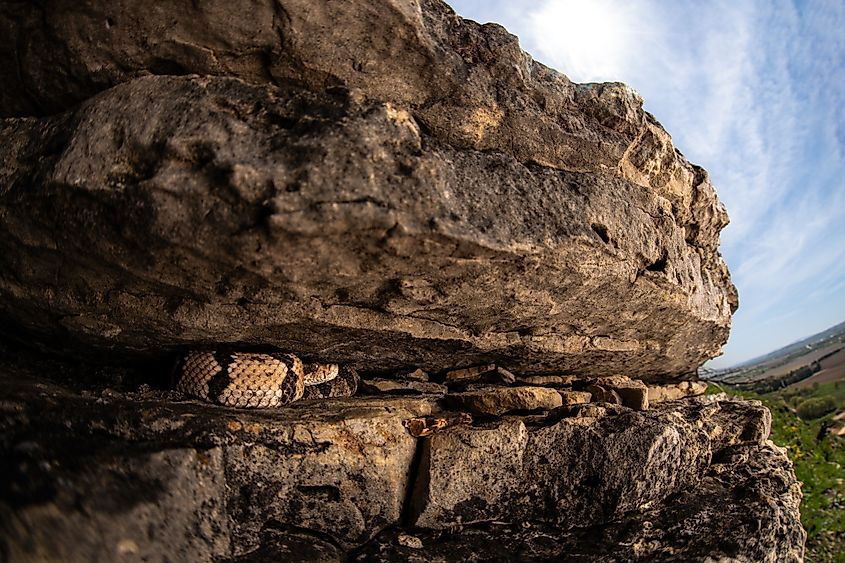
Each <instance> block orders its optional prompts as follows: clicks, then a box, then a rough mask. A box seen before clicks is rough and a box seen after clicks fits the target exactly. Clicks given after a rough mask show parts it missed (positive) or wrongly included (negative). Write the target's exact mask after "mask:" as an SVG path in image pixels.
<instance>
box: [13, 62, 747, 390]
mask: <svg viewBox="0 0 845 563" xmlns="http://www.w3.org/2000/svg"><path fill="white" fill-rule="evenodd" d="M137 115H144V116H145V117H144V119H143V120H138V119H136V116H137ZM0 136H2V137H3V138H4V139H6V143H5V144H4V145H3V147H2V149H0V150H2V151H3V152H4V153H5V154H4V158H3V159H2V163H3V164H2V165H0V181H2V186H1V187H0V234H2V238H0V266H2V270H1V271H2V275H0V295H2V297H3V299H2V301H0V303H2V305H0V316H1V317H2V318H3V319H4V320H5V321H6V323H7V324H14V325H16V326H20V325H22V326H24V327H26V328H27V329H28V330H29V331H31V332H32V334H34V335H36V336H37V337H39V338H41V339H46V340H48V341H52V342H55V341H59V340H61V339H70V341H71V342H75V343H79V342H83V343H85V345H86V346H90V347H92V348H93V349H95V350H96V349H99V350H103V349H111V350H114V349H124V350H132V351H142V352H147V353H160V352H161V350H169V349H174V348H181V349H184V348H185V347H187V346H198V345H200V346H202V345H204V346H213V345H218V344H219V343H227V342H231V343H242V344H243V343H249V344H254V345H257V344H262V345H265V346H266V345H271V346H275V347H278V348H281V349H284V350H295V351H297V352H298V353H299V354H300V355H302V356H303V358H305V359H307V360H311V361H331V362H341V363H350V364H353V365H354V366H355V367H358V368H366V369H370V370H391V369H399V368H413V367H423V368H425V369H433V370H441V369H444V368H447V367H451V366H454V365H461V364H464V365H471V364H475V363H481V362H482V360H484V361H490V360H493V361H496V362H497V363H498V364H499V365H501V366H503V367H505V368H512V367H517V366H518V367H519V368H520V369H522V370H523V371H528V372H531V371H534V372H543V371H546V372H548V371H550V370H564V371H569V372H577V373H579V375H591V374H593V375H604V374H607V373H613V372H614V371H615V372H624V373H627V374H629V375H632V376H635V377H639V378H644V379H649V380H655V381H664V380H671V379H673V378H678V377H682V376H685V374H688V373H690V372H691V371H693V370H694V369H695V368H696V367H697V366H698V365H699V364H700V363H701V362H703V361H704V360H705V359H707V358H709V357H711V356H712V355H713V354H714V353H715V351H716V350H717V349H718V348H719V347H720V346H721V343H722V342H723V341H724V339H725V338H726V335H727V328H728V327H727V321H728V319H729V317H730V307H729V304H728V301H727V300H726V299H725V298H724V295H723V293H722V290H723V289H724V286H723V282H725V278H719V277H718V276H716V277H714V275H713V271H712V270H710V269H708V268H707V267H706V266H705V265H704V263H703V262H702V260H701V256H700V255H699V252H698V250H696V249H695V248H693V247H691V246H690V245H689V244H687V241H686V239H685V234H684V229H683V228H681V227H680V226H679V225H678V224H677V223H676V221H675V219H674V218H673V216H672V214H671V212H670V211H669V208H668V207H667V204H666V200H665V199H664V198H662V197H660V196H658V195H656V194H655V193H654V192H653V191H652V190H649V189H647V188H644V187H642V186H639V185H637V184H634V183H632V182H628V181H626V180H623V179H621V178H618V177H615V176H608V175H600V174H596V173H592V172H590V173H573V172H566V171H562V170H555V169H552V168H547V167H540V166H537V165H527V166H526V165H523V164H521V163H520V162H518V161H517V160H515V159H514V158H513V157H512V156H509V155H506V154H502V153H496V152H477V151H473V150H459V149H456V148H454V147H453V146H451V145H448V144H444V143H442V142H441V141H439V140H437V139H436V138H434V137H431V136H429V135H427V134H425V133H424V132H423V131H422V129H421V128H420V126H419V124H418V123H417V122H416V121H415V119H414V118H413V116H412V115H411V114H410V113H408V112H407V111H405V110H403V109H401V108H397V107H396V106H394V105H391V104H389V103H380V102H379V103H376V102H359V101H357V99H356V98H354V97H350V96H348V95H345V94H339V95H337V96H331V95H326V94H322V95H317V94H313V93H310V92H308V91H305V90H302V89H298V88H289V89H285V90H280V89H278V88H275V87H271V86H264V85H261V86H257V85H250V84H247V83H244V82H242V81H241V80H238V79H234V78H199V77H163V76H153V77H146V78H139V79H136V80H134V81H132V82H129V83H126V84H122V85H119V86H116V87H115V88H113V89H111V90H108V91H106V92H104V93H103V94H101V95H99V96H97V97H95V98H92V99H91V100H89V101H88V102H86V103H85V104H83V105H82V106H81V107H80V108H79V109H77V110H75V111H73V112H70V113H66V114H62V115H60V116H57V117H54V118H47V119H29V118H27V119H7V120H3V121H2V122H0ZM599 224H601V225H603V226H602V227H601V229H599V228H598V227H597V226H596V225H599ZM607 230H609V232H613V233H617V234H614V235H613V236H612V237H611V239H612V240H611V239H608V238H607V236H605V235H606V233H605V231H607ZM658 263H659V267H658V266H655V264H658Z"/></svg>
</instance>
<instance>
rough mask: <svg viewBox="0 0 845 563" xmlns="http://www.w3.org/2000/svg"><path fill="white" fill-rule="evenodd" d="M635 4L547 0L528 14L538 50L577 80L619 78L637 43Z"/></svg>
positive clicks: (604, 0) (614, 0) (615, 0)
mask: <svg viewBox="0 0 845 563" xmlns="http://www.w3.org/2000/svg"><path fill="white" fill-rule="evenodd" d="M631 8H632V3H631V2H625V1H623V0H549V1H548V2H546V3H544V4H543V5H542V6H541V7H540V8H539V9H538V10H537V11H535V12H533V13H531V14H530V15H529V16H528V18H529V25H531V27H532V31H533V41H534V43H535V44H536V46H537V48H538V50H539V53H537V54H538V55H539V56H540V58H541V59H542V60H545V61H547V62H548V63H549V64H551V65H553V66H555V67H557V68H559V69H560V70H561V71H563V72H564V73H565V74H567V75H568V76H569V77H570V78H571V79H572V80H575V81H577V82H598V81H607V80H619V79H620V76H621V75H622V74H623V71H624V68H625V63H626V59H627V58H628V55H629V53H630V51H631V49H633V48H635V45H633V44H632V43H633V41H632V34H631V33H630V30H631V26H632V23H633V19H632V18H630V15H631V13H630V12H631Z"/></svg>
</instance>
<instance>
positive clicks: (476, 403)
mask: <svg viewBox="0 0 845 563" xmlns="http://www.w3.org/2000/svg"><path fill="white" fill-rule="evenodd" d="M445 399H446V402H447V404H448V405H450V406H452V407H454V408H458V409H461V410H466V411H469V412H471V413H474V414H486V415H494V416H501V415H503V414H507V413H509V412H515V411H537V410H552V409H555V408H557V407H560V406H562V405H563V399H561V396H560V393H559V392H558V391H557V390H555V389H550V388H548V387H491V388H489V389H485V390H479V391H469V392H467V393H452V394H449V395H446V397H445Z"/></svg>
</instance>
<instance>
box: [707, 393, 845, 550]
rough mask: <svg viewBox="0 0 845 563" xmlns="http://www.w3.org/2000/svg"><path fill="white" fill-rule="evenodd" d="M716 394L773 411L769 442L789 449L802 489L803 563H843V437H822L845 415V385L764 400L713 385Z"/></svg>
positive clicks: (844, 451)
mask: <svg viewBox="0 0 845 563" xmlns="http://www.w3.org/2000/svg"><path fill="white" fill-rule="evenodd" d="M720 391H725V392H727V393H729V394H731V395H738V396H742V397H746V398H749V399H759V400H761V401H762V402H763V403H764V404H765V405H766V406H768V407H769V409H771V411H772V436H771V439H772V441H773V442H775V443H776V444H777V445H779V446H782V447H786V448H787V450H788V452H789V457H790V458H791V459H792V462H793V463H794V464H795V474H796V475H797V476H798V479H800V480H801V482H802V483H803V492H804V499H803V501H802V503H801V522H802V523H803V524H804V528H805V529H806V530H807V534H808V537H807V553H806V561H808V562H811V563H818V562H830V561H835V562H838V563H845V437H838V436H833V435H831V433H830V432H821V429H822V427H823V425H824V426H829V425H831V424H833V420H832V419H833V416H834V415H835V414H836V413H837V412H841V411H842V410H843V409H845V380H839V381H835V382H830V383H824V384H821V385H819V384H813V385H812V386H809V387H804V388H786V389H783V390H780V391H776V392H772V393H766V394H762V395H760V394H757V393H753V392H746V391H741V392H740V391H734V390H732V389H729V388H722V387H717V386H715V385H711V386H710V389H709V390H708V392H713V393H715V392H720ZM799 415H800V416H799ZM802 417H803V418H802Z"/></svg>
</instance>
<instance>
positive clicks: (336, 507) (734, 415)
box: [0, 363, 804, 561]
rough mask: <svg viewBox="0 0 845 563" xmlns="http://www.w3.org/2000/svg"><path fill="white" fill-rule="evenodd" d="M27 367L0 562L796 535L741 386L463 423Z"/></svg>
mask: <svg viewBox="0 0 845 563" xmlns="http://www.w3.org/2000/svg"><path fill="white" fill-rule="evenodd" d="M45 370H46V371H47V372H50V373H56V370H55V369H54V368H53V367H51V366H40V365H36V366H35V367H32V366H31V367H29V368H19V367H16V366H13V365H12V366H10V365H8V364H6V363H3V364H2V366H0V477H2V479H0V552H1V553H4V554H7V555H8V556H9V557H10V560H11V561H29V560H34V559H39V558H40V559H47V560H51V559H62V560H68V561H111V560H115V559H124V560H147V561H160V560H162V561H163V560H173V559H174V558H176V559H185V560H198V559H202V560H209V559H215V560H249V561H254V560H267V561H274V560H285V559H286V558H287V559H290V560H310V561H325V560H349V559H352V558H356V557H358V558H361V559H363V560H372V559H376V560H382V561H384V560H387V561H406V560H408V557H409V556H413V557H415V558H417V560H420V561H446V560H455V558H456V557H458V554H461V556H460V558H461V559H474V560H483V559H489V558H490V557H491V554H497V555H496V556H497V557H499V558H501V557H504V558H505V559H525V558H526V556H527V555H529V554H530V555H532V558H533V559H534V560H538V561H545V560H550V561H551V560H560V558H561V557H563V556H564V555H566V557H569V556H576V555H578V556H582V557H588V556H595V555H598V554H602V553H603V554H606V555H607V557H609V560H613V561H628V560H635V559H647V560H654V558H658V559H660V558H672V557H681V558H683V559H685V560H705V559H706V558H707V557H708V556H709V557H715V558H719V557H720V556H721V557H728V558H734V559H739V560H753V561H796V560H798V559H800V557H801V554H802V549H803V548H802V546H803V541H804V532H803V530H802V529H801V527H800V524H799V523H798V504H799V502H800V498H801V493H800V487H799V485H798V484H797V482H796V481H795V477H794V473H793V472H792V468H791V466H790V464H789V461H788V459H787V458H786V456H785V454H784V452H782V451H780V450H778V449H776V448H774V447H772V446H771V444H770V443H767V442H766V437H767V436H768V431H769V424H770V420H771V419H770V417H769V413H768V411H767V410H766V409H765V408H763V407H762V406H760V405H759V404H758V403H753V402H746V401H740V400H733V399H728V398H727V397H725V396H708V397H696V398H692V399H687V400H685V401H676V402H670V403H664V405H665V407H660V408H658V409H655V410H650V411H646V412H637V411H633V410H631V409H628V408H626V407H622V406H616V405H605V406H597V405H579V406H578V407H576V408H580V409H581V410H580V411H579V410H568V411H566V412H563V411H562V410H561V409H557V410H554V411H551V412H549V413H543V414H530V415H524V416H512V415H509V416H505V417H502V418H499V419H496V420H488V421H486V422H485V421H482V422H475V423H474V422H472V419H471V418H470V417H466V416H464V415H460V416H459V413H455V412H450V411H442V410H441V408H442V402H441V401H439V400H438V397H431V396H425V397H422V396H418V397H407V396H404V397H402V396H394V397H390V396H384V397H376V398H365V397H353V398H347V399H327V400H322V401H304V402H301V403H294V404H293V405H291V406H288V407H284V408H280V409H273V410H265V411H244V410H237V409H230V408H226V407H218V406H213V405H206V404H200V403H197V402H196V401H184V400H179V399H178V396H177V395H175V394H174V393H172V392H166V391H155V390H149V389H147V390H142V391H137V392H129V391H124V390H120V389H106V390H97V389H90V390H89V389H88V388H85V387H84V386H83V388H81V389H79V388H77V390H75V391H74V390H70V389H68V388H66V387H64V386H62V385H57V384H53V383H44V382H43V381H41V382H40V381H38V380H37V379H32V377H33V376H39V375H40V374H41V373H44V371H45ZM70 380H71V381H74V382H78V381H79V380H80V378H79V377H73V378H71V379H70ZM586 407H590V408H586ZM563 408H564V409H566V408H567V407H563ZM422 418H442V419H460V422H456V423H455V424H451V425H444V426H442V427H441V429H440V430H435V431H434V432H433V433H431V434H428V435H426V436H425V437H421V438H415V437H414V436H412V434H411V432H410V431H409V429H406V423H407V422H408V421H415V420H420V419H422ZM490 522H495V524H490ZM490 526H492V528H490ZM460 528H462V529H463V531H462V532H460V533H456V530H458V529H460ZM412 551H413V553H411V552H412ZM472 554H475V555H472ZM485 554H486V555H485ZM673 554H674V555H673Z"/></svg>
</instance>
